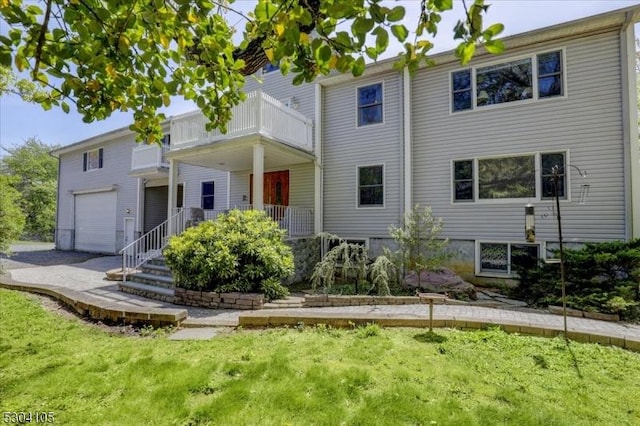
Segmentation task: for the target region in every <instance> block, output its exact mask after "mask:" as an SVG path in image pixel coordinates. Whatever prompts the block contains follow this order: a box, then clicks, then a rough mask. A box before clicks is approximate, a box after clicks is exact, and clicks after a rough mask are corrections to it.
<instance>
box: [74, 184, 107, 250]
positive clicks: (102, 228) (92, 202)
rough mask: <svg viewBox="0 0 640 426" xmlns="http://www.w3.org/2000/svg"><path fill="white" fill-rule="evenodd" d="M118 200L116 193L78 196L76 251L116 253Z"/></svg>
mask: <svg viewBox="0 0 640 426" xmlns="http://www.w3.org/2000/svg"><path fill="white" fill-rule="evenodd" d="M116 200H117V197H116V192H115V191H109V192H96V193H91V194H78V195H76V200H75V201H76V203H75V204H76V209H75V210H76V211H75V215H76V216H75V223H76V232H75V234H76V235H75V249H76V250H81V251H92V252H102V253H115V251H116Z"/></svg>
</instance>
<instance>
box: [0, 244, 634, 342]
mask: <svg viewBox="0 0 640 426" xmlns="http://www.w3.org/2000/svg"><path fill="white" fill-rule="evenodd" d="M120 261H121V258H120V257H118V256H105V257H97V258H94V259H90V260H87V261H85V262H82V263H74V264H69V265H66V264H58V265H51V266H31V267H25V266H24V265H21V266H20V267H19V269H11V266H10V265H8V264H6V263H3V266H5V267H7V266H8V268H7V269H9V271H7V273H8V274H10V276H7V275H6V274H5V275H4V276H3V277H0V281H2V282H7V281H13V282H20V283H34V284H49V285H56V286H60V287H65V288H69V289H72V290H76V291H79V292H82V293H85V294H88V295H91V296H93V297H94V298H96V299H97V300H102V301H104V302H105V303H108V304H110V306H114V304H115V305H118V306H123V307H124V306H128V307H137V308H149V309H153V308H172V309H176V308H180V309H186V311H187V313H188V318H187V320H186V321H185V322H184V323H183V326H186V327H212V326H235V325H238V324H239V323H246V324H265V325H266V324H275V322H274V319H275V318H281V319H282V318H288V320H284V321H283V322H282V323H287V321H288V323H293V324H295V322H294V321H296V320H297V319H300V320H305V319H309V320H310V319H314V318H315V319H318V318H323V317H325V318H327V319H336V318H342V319H345V320H349V319H357V318H360V319H362V318H365V319H366V318H370V319H372V320H377V319H387V320H394V319H395V320H398V321H400V320H403V321H405V322H407V323H408V324H409V323H411V321H412V320H414V321H415V323H416V324H418V323H419V324H422V325H423V326H424V321H425V320H426V319H428V309H427V307H426V306H425V305H386V306H345V307H328V308H288V309H269V310H263V311H250V312H248V311H234V310H218V309H205V308H192V307H184V306H178V305H173V304H171V303H165V302H160V301H156V300H150V299H145V298H143V297H139V296H135V295H130V294H127V293H122V292H120V291H118V287H117V284H116V283H115V282H112V281H107V280H105V273H104V272H105V271H107V270H109V269H113V268H117V267H118V266H119V265H120ZM0 262H6V259H0ZM434 308H435V309H434V320H436V321H440V325H447V324H461V323H464V322H468V325H469V326H472V325H473V324H502V325H511V326H517V327H520V329H515V331H518V330H521V331H523V332H526V331H527V330H528V329H536V328H537V329H544V330H551V331H557V330H562V329H563V318H562V316H558V315H551V314H548V313H544V312H540V313H533V312H522V311H515V310H504V309H495V308H484V307H477V306H464V305H436V306H435V307H434ZM241 317H242V319H241ZM250 318H253V319H252V320H251V319H250ZM269 319H271V320H269ZM445 321H449V322H445ZM452 321H453V322H452ZM389 324H392V325H393V322H392V321H391V322H389ZM567 324H568V330H569V331H570V332H574V333H583V334H594V335H597V336H610V337H611V338H616V339H623V340H624V339H627V340H630V341H634V342H637V343H638V350H640V325H635V324H625V323H614V322H605V321H597V320H592V319H586V318H574V317H569V318H568V322H567ZM395 325H401V324H400V323H396V324H395ZM436 325H438V323H436ZM536 334H540V333H536ZM594 341H600V340H597V339H596V340H594ZM604 343H614V342H613V341H612V340H608V341H606V342H604ZM627 347H628V346H627Z"/></svg>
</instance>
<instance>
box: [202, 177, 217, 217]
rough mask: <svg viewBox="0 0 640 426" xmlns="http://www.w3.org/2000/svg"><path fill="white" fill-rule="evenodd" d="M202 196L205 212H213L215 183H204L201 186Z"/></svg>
mask: <svg viewBox="0 0 640 426" xmlns="http://www.w3.org/2000/svg"><path fill="white" fill-rule="evenodd" d="M201 188H202V190H201V194H202V203H201V204H202V208H203V209H205V210H213V206H214V202H213V201H214V188H215V186H214V182H213V181H209V182H202V184H201Z"/></svg>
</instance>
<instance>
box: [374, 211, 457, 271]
mask: <svg viewBox="0 0 640 426" xmlns="http://www.w3.org/2000/svg"><path fill="white" fill-rule="evenodd" d="M442 226H443V221H442V218H434V217H433V212H432V210H431V207H424V208H421V207H420V206H419V205H416V206H415V207H414V208H413V209H412V210H411V211H410V212H407V213H405V214H404V216H403V217H402V223H401V226H400V227H395V226H393V225H391V226H389V235H391V237H392V238H393V239H394V241H395V243H396V246H397V250H396V251H395V252H392V251H391V250H389V249H387V248H385V250H384V252H385V256H386V257H387V258H389V259H390V260H392V261H393V262H394V263H395V264H396V265H397V267H398V273H399V274H401V277H402V278H401V279H400V280H399V281H404V275H405V274H406V273H407V272H409V271H414V272H416V273H417V275H418V283H420V273H421V272H422V271H427V270H433V269H435V268H436V267H438V266H440V265H442V263H443V262H444V261H445V260H446V259H447V258H448V257H449V255H448V254H447V253H446V251H445V248H446V246H447V244H448V243H449V240H448V239H447V238H445V239H441V238H440V233H441V232H442Z"/></svg>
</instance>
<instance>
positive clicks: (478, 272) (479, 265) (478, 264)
mask: <svg viewBox="0 0 640 426" xmlns="http://www.w3.org/2000/svg"><path fill="white" fill-rule="evenodd" d="M480 244H506V245H507V273H504V274H501V273H499V272H484V271H482V259H481V258H480ZM512 245H519V246H537V247H538V259H541V260H542V259H544V252H543V249H546V247H544V244H543V243H527V242H519V241H493V240H476V242H475V274H476V276H477V277H486V278H515V277H516V275H515V274H514V273H513V271H512V270H511V246H512Z"/></svg>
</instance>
